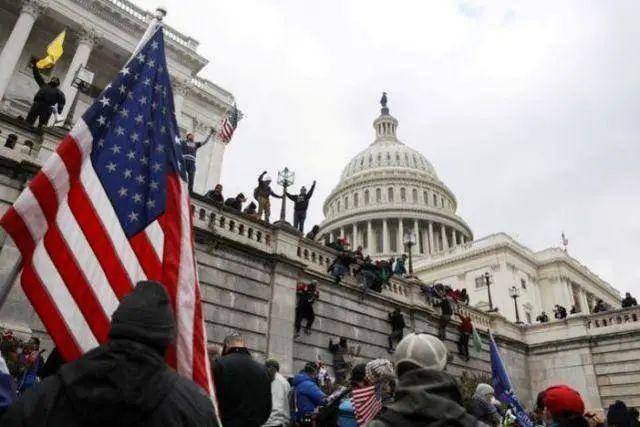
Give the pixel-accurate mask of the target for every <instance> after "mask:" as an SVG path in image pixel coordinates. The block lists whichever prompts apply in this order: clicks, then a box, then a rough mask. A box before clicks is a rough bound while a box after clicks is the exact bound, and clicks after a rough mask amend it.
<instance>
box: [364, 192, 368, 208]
mask: <svg viewBox="0 0 640 427" xmlns="http://www.w3.org/2000/svg"><path fill="white" fill-rule="evenodd" d="M364 204H365V205H368V204H369V190H364Z"/></svg>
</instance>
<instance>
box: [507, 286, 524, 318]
mask: <svg viewBox="0 0 640 427" xmlns="http://www.w3.org/2000/svg"><path fill="white" fill-rule="evenodd" d="M509 296H510V297H511V298H513V305H514V306H515V308H516V323H517V324H520V323H522V322H521V321H520V312H519V311H518V298H520V289H519V288H516V287H515V286H512V287H510V288H509Z"/></svg>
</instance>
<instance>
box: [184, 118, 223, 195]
mask: <svg viewBox="0 0 640 427" xmlns="http://www.w3.org/2000/svg"><path fill="white" fill-rule="evenodd" d="M214 133H215V130H213V128H211V130H210V131H209V135H207V139H205V140H204V141H194V136H193V134H192V133H191V132H189V133H188V134H187V136H186V138H185V139H184V140H182V141H181V145H182V159H183V161H184V168H185V171H186V172H187V179H188V180H189V181H188V182H189V193H192V192H193V181H194V179H195V177H196V154H197V151H198V149H199V148H200V147H202V146H203V145H205V144H206V143H207V142H209V140H210V139H211V136H213V134H214Z"/></svg>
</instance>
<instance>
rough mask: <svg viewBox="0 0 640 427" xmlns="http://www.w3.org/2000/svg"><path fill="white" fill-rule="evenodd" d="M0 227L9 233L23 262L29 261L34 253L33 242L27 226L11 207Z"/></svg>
mask: <svg viewBox="0 0 640 427" xmlns="http://www.w3.org/2000/svg"><path fill="white" fill-rule="evenodd" d="M0 225H2V228H4V229H5V230H6V231H7V233H9V235H10V236H11V238H12V239H13V241H14V243H15V244H16V246H17V247H18V250H19V251H20V254H21V255H22V260H23V262H24V263H25V264H26V263H27V261H30V260H31V258H32V257H33V251H35V249H36V245H35V243H34V242H33V238H32V237H31V233H30V232H29V229H28V228H27V225H26V224H25V223H24V221H23V220H22V217H21V216H20V215H19V214H18V212H17V211H16V210H15V209H14V207H13V206H11V207H10V208H9V209H7V211H6V212H5V214H4V216H3V217H2V221H0Z"/></svg>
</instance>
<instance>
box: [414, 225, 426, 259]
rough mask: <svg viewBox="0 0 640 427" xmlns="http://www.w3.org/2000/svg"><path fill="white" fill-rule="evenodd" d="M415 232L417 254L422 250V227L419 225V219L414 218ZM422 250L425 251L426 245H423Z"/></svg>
mask: <svg viewBox="0 0 640 427" xmlns="http://www.w3.org/2000/svg"><path fill="white" fill-rule="evenodd" d="M413 233H414V234H415V235H416V254H419V253H421V252H420V227H419V225H418V220H417V219H414V220H413ZM422 252H424V246H423V247H422Z"/></svg>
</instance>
